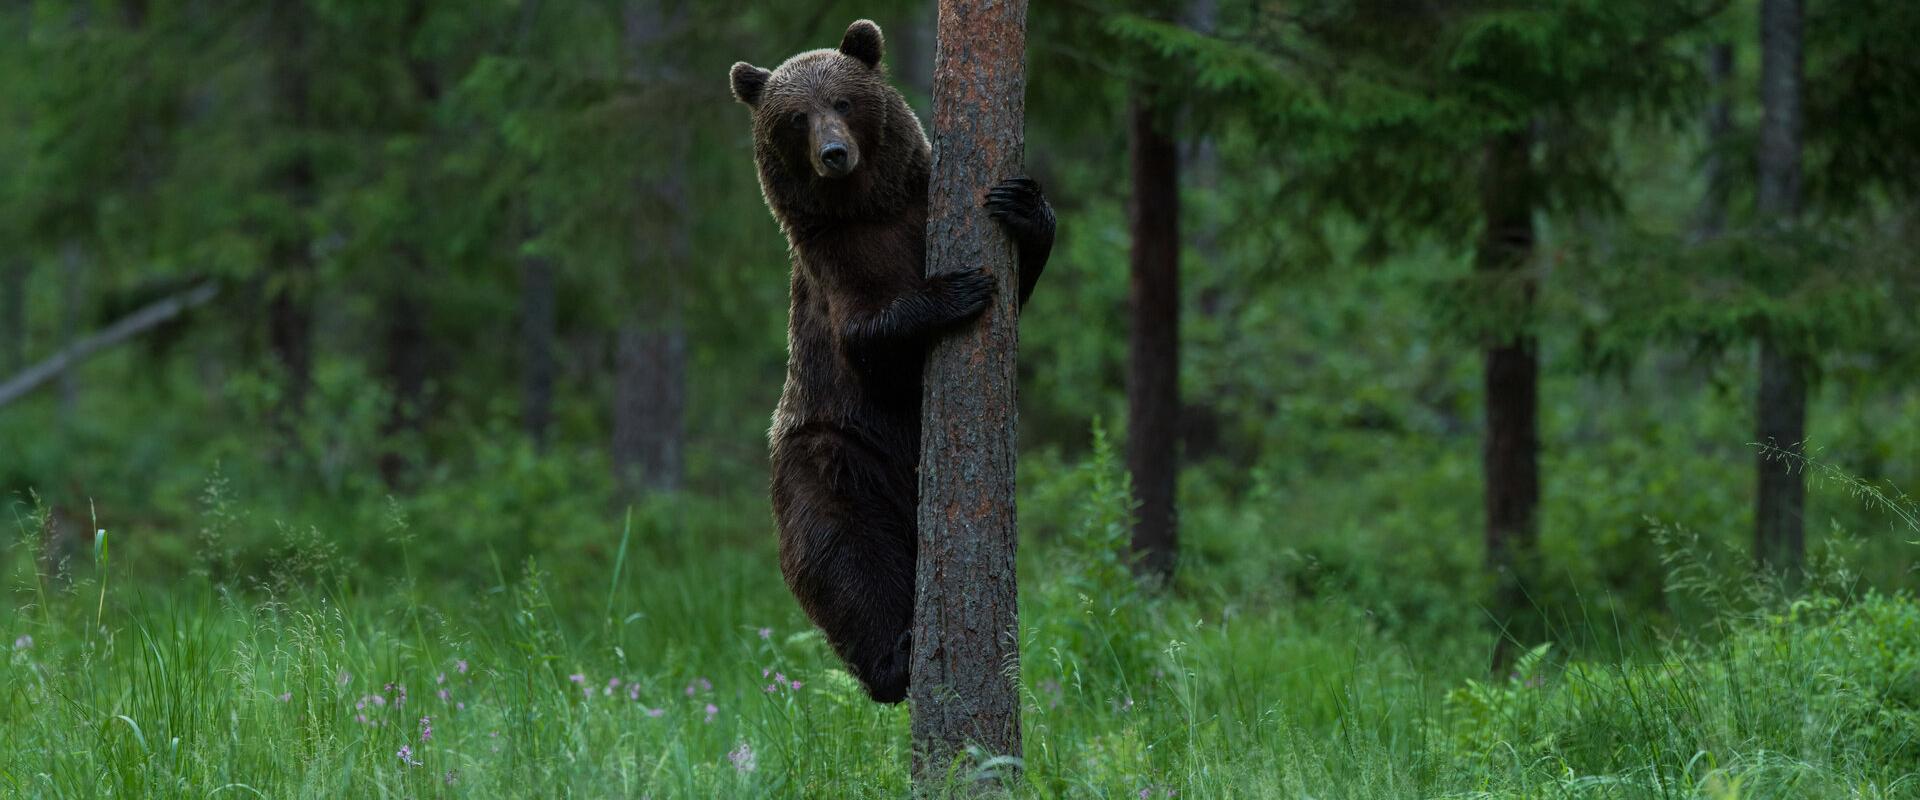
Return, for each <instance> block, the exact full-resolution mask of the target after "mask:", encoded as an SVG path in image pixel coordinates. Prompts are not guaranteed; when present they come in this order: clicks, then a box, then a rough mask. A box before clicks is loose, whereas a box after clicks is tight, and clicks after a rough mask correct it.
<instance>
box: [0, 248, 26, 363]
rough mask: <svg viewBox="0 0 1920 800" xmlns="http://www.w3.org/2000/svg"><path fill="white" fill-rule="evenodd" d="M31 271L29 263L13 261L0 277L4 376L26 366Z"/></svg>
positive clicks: (0, 358) (0, 345)
mask: <svg viewBox="0 0 1920 800" xmlns="http://www.w3.org/2000/svg"><path fill="white" fill-rule="evenodd" d="M31 268H32V262H30V261H28V260H26V259H24V258H22V259H15V260H12V261H9V262H7V266H6V272H5V273H0V363H4V364H5V366H6V371H7V372H14V371H17V370H19V369H20V366H21V365H22V364H25V363H27V271H28V270H29V269H31Z"/></svg>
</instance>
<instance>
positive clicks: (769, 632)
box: [760, 628, 773, 640]
mask: <svg viewBox="0 0 1920 800" xmlns="http://www.w3.org/2000/svg"><path fill="white" fill-rule="evenodd" d="M760 638H762V639H768V640H771V639H772V638H773V629H772V628H761V629H760Z"/></svg>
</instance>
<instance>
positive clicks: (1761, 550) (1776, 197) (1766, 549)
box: [1754, 0, 1808, 571]
mask: <svg viewBox="0 0 1920 800" xmlns="http://www.w3.org/2000/svg"><path fill="white" fill-rule="evenodd" d="M1801 29H1802V24H1801V14H1800V0H1763V2H1762V3H1761V4H1760V105H1761V115H1760V154H1759V155H1760V189H1759V195H1758V197H1757V198H1756V201H1757V205H1758V211H1759V215H1760V219H1761V224H1763V225H1774V226H1779V227H1785V226H1789V225H1792V224H1793V223H1794V222H1795V221H1796V220H1797V218H1798V217H1799V215H1800V199H1801V197H1800V144H1801V125H1802V120H1801V107H1800V101H1801V98H1800V91H1801V70H1802V67H1801ZM1807 372H1808V369H1807V365H1806V363H1805V361H1804V359H1803V358H1801V357H1800V356H1798V355H1797V354H1794V353H1792V352H1790V351H1788V350H1787V349H1785V348H1784V347H1783V346H1782V343H1781V342H1779V341H1776V340H1774V339H1773V338H1772V337H1768V338H1765V339H1763V340H1762V341H1761V343H1760V386H1759V392H1758V397H1757V398H1756V406H1757V408H1756V417H1757V419H1756V423H1757V424H1756V426H1755V428H1756V430H1755V435H1756V436H1757V437H1758V439H1757V440H1756V441H1758V442H1759V443H1760V444H1762V445H1766V446H1771V447H1778V448H1781V449H1783V450H1786V451H1787V452H1789V453H1791V454H1793V455H1796V456H1797V455H1800V454H1802V452H1803V450H1802V447H1803V441H1804V440H1805V439H1806V430H1807V377H1806V376H1807ZM1758 472H1759V481H1758V487H1757V491H1756V494H1755V510H1754V554H1755V558H1756V559H1757V560H1758V561H1759V563H1760V565H1761V567H1762V568H1765V569H1772V570H1787V571H1792V570H1794V569H1797V568H1798V567H1799V565H1800V563H1801V561H1802V560H1803V559H1804V557H1805V554H1806V540H1805V536H1806V534H1805V529H1804V525H1803V521H1802V516H1803V514H1804V512H1805V507H1806V492H1807V488H1806V484H1805V481H1804V479H1803V477H1802V475H1801V473H1800V471H1799V465H1798V464H1796V463H1794V459H1792V458H1782V457H1780V456H1779V455H1778V454H1775V453H1769V452H1764V451H1763V452H1762V453H1761V454H1760V456H1759V464H1758Z"/></svg>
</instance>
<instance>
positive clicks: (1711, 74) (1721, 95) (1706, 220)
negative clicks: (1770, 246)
mask: <svg viewBox="0 0 1920 800" xmlns="http://www.w3.org/2000/svg"><path fill="white" fill-rule="evenodd" d="M1732 82H1733V46H1732V45H1730V44H1726V43H1724V42H1722V43H1717V44H1714V45H1712V46H1711V47H1709V48H1707V85H1708V87H1709V88H1708V91H1709V92H1710V93H1711V94H1712V100H1711V101H1710V102H1709V103H1708V105H1707V120H1706V122H1707V124H1706V134H1707V156H1706V159H1705V160H1704V162H1703V163H1702V165H1701V172H1702V173H1704V177H1705V178H1706V184H1707V187H1706V193H1705V194H1704V195H1703V196H1702V197H1701V202H1700V221H1699V224H1698V225H1697V226H1696V228H1695V239H1697V240H1699V241H1707V240H1710V239H1716V238H1719V236H1720V234H1722V233H1724V232H1725V231H1726V228H1727V195H1728V193H1729V191H1730V190H1731V186H1730V185H1729V177H1730V176H1729V172H1728V170H1727V152H1728V149H1729V147H1730V146H1731V140H1732V138H1733V98H1732V97H1731V96H1730V95H1729V94H1728V89H1729V86H1730V84H1732Z"/></svg>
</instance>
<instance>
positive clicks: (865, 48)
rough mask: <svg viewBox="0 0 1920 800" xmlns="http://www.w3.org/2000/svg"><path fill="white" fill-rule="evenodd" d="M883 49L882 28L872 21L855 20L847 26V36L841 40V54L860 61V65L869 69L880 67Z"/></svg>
mask: <svg viewBox="0 0 1920 800" xmlns="http://www.w3.org/2000/svg"><path fill="white" fill-rule="evenodd" d="M882 47H883V42H882V40H881V38H880V26H878V25H875V24H873V20H870V19H856V20H854V21H853V24H852V25H848V26H847V35H846V36H844V37H841V39H840V52H842V53H846V54H847V55H850V56H853V57H854V58H857V59H860V63H862V64H865V65H867V66H869V67H877V66H880V51H881V49H882Z"/></svg>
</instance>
